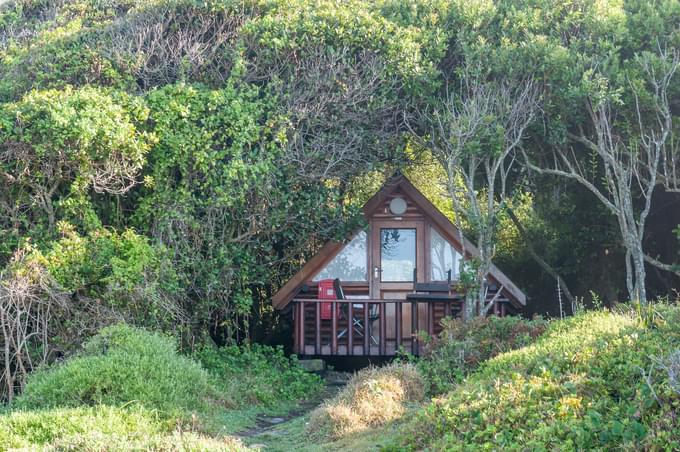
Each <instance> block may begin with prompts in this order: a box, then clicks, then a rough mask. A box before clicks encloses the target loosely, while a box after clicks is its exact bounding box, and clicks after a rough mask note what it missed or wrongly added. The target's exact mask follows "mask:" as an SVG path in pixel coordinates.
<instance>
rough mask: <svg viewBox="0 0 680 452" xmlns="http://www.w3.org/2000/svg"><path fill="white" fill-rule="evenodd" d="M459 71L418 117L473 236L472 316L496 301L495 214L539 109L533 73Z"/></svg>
mask: <svg viewBox="0 0 680 452" xmlns="http://www.w3.org/2000/svg"><path fill="white" fill-rule="evenodd" d="M461 73H462V74H463V75H462V77H461V79H460V82H459V83H460V84H459V86H458V89H457V90H455V91H451V90H449V91H447V93H446V94H445V95H444V96H443V97H442V99H441V101H440V102H438V103H437V104H435V105H434V106H432V107H431V108H430V109H428V110H426V111H424V112H421V113H420V114H419V115H418V117H419V120H420V121H421V127H423V129H424V130H426V131H427V132H426V133H427V134H428V138H429V142H424V143H423V144H424V145H429V147H430V148H431V149H432V152H433V154H434V155H435V157H436V158H437V159H438V160H439V162H440V163H441V164H442V166H443V167H444V168H445V170H446V174H447V182H448V184H447V185H448V191H449V194H450V196H451V199H452V201H453V208H454V213H455V218H456V220H455V221H456V222H457V223H458V224H457V226H458V227H459V229H461V230H462V224H461V220H462V219H463V218H465V219H466V220H467V223H468V224H469V225H470V227H471V228H472V229H473V230H474V233H475V235H476V237H477V244H476V245H477V250H478V258H477V259H476V260H475V261H474V262H470V261H468V262H467V263H466V265H467V267H466V270H468V271H472V272H473V273H474V282H473V284H472V285H471V287H470V289H469V290H468V296H467V300H466V303H465V306H466V307H465V313H464V315H465V318H466V319H470V318H472V317H474V316H477V315H484V314H486V313H487V312H488V311H489V310H490V309H491V307H492V306H493V304H494V303H495V301H496V299H495V298H492V299H491V300H489V297H488V295H489V293H488V289H489V285H488V282H487V276H488V274H489V272H490V271H491V267H492V265H493V264H492V259H493V256H494V252H495V245H496V240H497V237H496V236H497V234H496V233H497V228H498V223H499V219H498V215H499V213H500V211H501V210H502V209H503V205H504V201H505V198H506V194H507V189H508V176H509V174H510V172H511V170H512V168H513V165H514V163H515V153H516V151H517V149H518V146H519V145H520V143H521V142H522V140H523V138H524V136H525V132H526V130H527V127H528V126H529V125H530V124H531V122H532V121H533V119H534V118H535V116H536V113H537V111H538V109H539V97H540V91H539V89H538V86H537V83H536V82H535V81H534V80H533V79H524V80H511V79H510V78H507V79H502V80H486V79H484V78H483V77H482V76H479V75H476V74H475V71H473V70H468V69H466V70H463V71H462V72H461ZM463 254H464V255H465V254H466V250H464V252H463ZM501 289H502V288H501ZM498 293H500V290H499V292H498Z"/></svg>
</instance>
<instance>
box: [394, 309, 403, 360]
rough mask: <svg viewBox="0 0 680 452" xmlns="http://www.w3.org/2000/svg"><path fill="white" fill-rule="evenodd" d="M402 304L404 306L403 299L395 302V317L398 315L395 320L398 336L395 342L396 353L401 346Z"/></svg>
mask: <svg viewBox="0 0 680 452" xmlns="http://www.w3.org/2000/svg"><path fill="white" fill-rule="evenodd" d="M401 306H402V305H401V301H397V302H396V303H394V314H395V317H396V319H395V321H396V325H395V327H396V328H395V329H394V330H395V332H396V336H397V337H396V340H395V344H394V351H395V353H396V352H397V351H398V350H399V347H401V326H402V325H401Z"/></svg>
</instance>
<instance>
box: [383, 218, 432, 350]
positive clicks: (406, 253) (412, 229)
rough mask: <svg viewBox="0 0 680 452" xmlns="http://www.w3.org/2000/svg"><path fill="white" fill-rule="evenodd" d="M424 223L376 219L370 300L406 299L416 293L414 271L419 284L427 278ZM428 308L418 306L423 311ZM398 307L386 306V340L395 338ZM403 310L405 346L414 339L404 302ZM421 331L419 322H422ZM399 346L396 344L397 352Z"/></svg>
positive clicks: (408, 312)
mask: <svg viewBox="0 0 680 452" xmlns="http://www.w3.org/2000/svg"><path fill="white" fill-rule="evenodd" d="M424 245H425V224H424V222H423V221H417V220H404V221H399V220H377V221H374V222H373V224H372V227H371V269H370V276H371V278H370V279H371V298H374V299H381V300H404V299H405V298H406V295H407V294H409V293H411V292H413V276H414V272H415V274H416V275H417V277H418V281H423V280H424V277H425V246H424ZM426 308H427V307H426V306H418V313H419V314H418V315H419V317H423V318H424V315H422V316H421V314H420V311H421V310H422V309H426ZM396 309H397V307H396V304H395V303H387V304H386V306H385V317H386V331H385V334H386V340H387V342H388V343H391V342H393V341H394V339H395V338H396V330H395V325H396V323H395V319H396V316H397V314H396ZM400 309H401V318H402V322H401V325H402V326H401V331H402V334H403V338H404V340H405V341H407V342H405V344H408V341H409V340H410V336H411V317H412V316H411V309H412V306H411V305H410V304H408V303H404V304H402V305H401V307H400ZM419 328H420V322H419ZM399 345H403V344H395V349H396V348H398V346H399Z"/></svg>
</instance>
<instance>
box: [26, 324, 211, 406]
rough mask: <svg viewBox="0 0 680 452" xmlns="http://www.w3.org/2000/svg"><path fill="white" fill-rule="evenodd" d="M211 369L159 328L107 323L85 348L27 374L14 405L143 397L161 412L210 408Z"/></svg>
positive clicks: (138, 399)
mask: <svg viewBox="0 0 680 452" xmlns="http://www.w3.org/2000/svg"><path fill="white" fill-rule="evenodd" d="M215 395H216V392H215V388H214V387H213V386H212V385H211V384H210V378H209V375H208V374H207V372H205V370H203V369H202V368H201V366H200V365H199V364H198V363H196V362H194V361H192V360H191V359H189V358H187V357H184V356H181V355H179V354H178V353H177V349H176V345H175V342H174V341H173V340H172V339H170V338H168V337H165V336H162V335H160V334H157V333H150V332H147V331H144V330H142V329H137V328H133V327H130V326H128V325H125V324H119V325H115V326H111V327H107V328H105V329H103V330H102V331H101V332H100V333H99V334H97V335H96V336H95V337H93V338H92V339H91V340H89V341H88V342H87V343H85V345H84V350H83V353H82V354H80V355H79V356H76V357H73V358H71V359H68V360H67V361H65V362H64V363H61V364H57V365H55V366H53V367H52V368H48V369H45V370H43V371H38V372H36V373H35V374H33V375H32V376H31V377H29V379H28V384H27V385H26V389H25V391H24V393H23V394H22V395H21V396H20V397H19V398H17V400H16V404H15V406H16V408H24V409H25V408H51V407H77V406H81V405H97V404H107V405H121V404H126V403H140V404H141V405H143V406H145V407H148V408H153V409H158V410H160V411H161V412H162V413H163V415H167V416H171V415H182V414H186V413H188V412H190V411H194V410H202V409H205V408H206V406H207V405H206V398H207V397H209V396H213V397H214V396H215Z"/></svg>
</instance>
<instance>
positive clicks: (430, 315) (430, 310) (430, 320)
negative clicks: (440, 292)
mask: <svg viewBox="0 0 680 452" xmlns="http://www.w3.org/2000/svg"><path fill="white" fill-rule="evenodd" d="M427 334H428V335H429V336H434V303H433V302H432V301H428V302H427Z"/></svg>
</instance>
